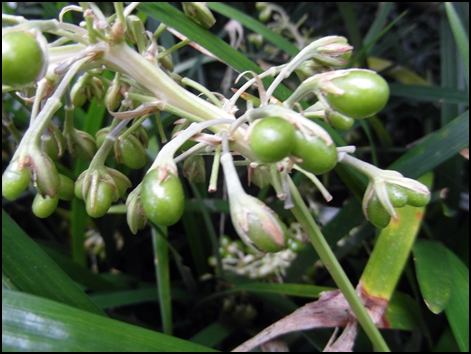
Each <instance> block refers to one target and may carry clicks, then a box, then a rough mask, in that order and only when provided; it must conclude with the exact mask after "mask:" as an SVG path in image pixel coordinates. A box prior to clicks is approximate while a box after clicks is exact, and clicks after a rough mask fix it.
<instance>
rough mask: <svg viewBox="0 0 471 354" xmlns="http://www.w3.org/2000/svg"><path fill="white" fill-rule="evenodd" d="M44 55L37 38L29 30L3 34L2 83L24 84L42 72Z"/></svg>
mask: <svg viewBox="0 0 471 354" xmlns="http://www.w3.org/2000/svg"><path fill="white" fill-rule="evenodd" d="M43 62H44V57H43V53H42V51H41V47H40V46H39V44H38V42H37V41H36V39H35V38H34V37H33V35H32V34H29V33H27V32H10V33H7V34H5V35H3V36H2V84H3V85H10V86H24V85H27V84H30V83H32V82H33V81H34V80H35V79H36V78H37V77H38V76H39V74H40V73H41V68H42V66H43Z"/></svg>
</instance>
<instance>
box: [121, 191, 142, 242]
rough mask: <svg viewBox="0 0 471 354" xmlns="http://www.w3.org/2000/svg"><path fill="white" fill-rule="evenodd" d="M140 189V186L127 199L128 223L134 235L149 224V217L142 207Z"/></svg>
mask: <svg viewBox="0 0 471 354" xmlns="http://www.w3.org/2000/svg"><path fill="white" fill-rule="evenodd" d="M140 189H141V188H140V186H138V187H137V188H136V189H134V190H133V191H132V192H131V193H129V196H128V198H127V199H126V207H127V212H126V221H127V223H128V226H129V229H130V230H131V232H132V233H133V234H134V235H135V234H136V233H137V232H138V231H139V230H141V229H142V228H144V226H146V224H147V216H146V214H145V213H144V209H143V208H142V205H141V198H140V196H139V193H140Z"/></svg>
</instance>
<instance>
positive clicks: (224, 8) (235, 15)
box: [206, 2, 299, 56]
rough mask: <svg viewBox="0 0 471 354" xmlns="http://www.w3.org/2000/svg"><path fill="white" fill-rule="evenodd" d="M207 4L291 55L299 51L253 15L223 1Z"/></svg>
mask: <svg viewBox="0 0 471 354" xmlns="http://www.w3.org/2000/svg"><path fill="white" fill-rule="evenodd" d="M206 5H207V6H208V7H209V8H210V9H211V10H213V11H215V12H219V13H220V14H221V15H224V16H226V17H227V18H230V19H233V20H236V21H239V22H240V23H241V24H242V25H243V26H245V27H247V28H248V29H250V30H251V31H253V32H254V33H258V34H261V35H262V36H263V37H264V38H265V39H266V40H267V41H269V42H271V43H273V44H275V45H276V46H277V47H278V48H280V49H281V50H282V51H284V52H286V53H288V54H289V55H292V56H294V55H296V54H298V53H299V49H298V48H296V46H294V45H293V44H291V43H290V42H289V41H288V40H287V39H286V38H284V37H282V36H281V35H279V34H278V33H275V32H273V31H272V30H271V29H269V28H268V27H267V26H265V25H264V24H263V23H261V22H260V21H257V20H256V19H254V18H253V17H250V16H248V15H246V14H244V13H243V12H240V11H239V10H237V9H234V8H233V7H230V6H228V5H225V4H224V3H221V2H207V3H206Z"/></svg>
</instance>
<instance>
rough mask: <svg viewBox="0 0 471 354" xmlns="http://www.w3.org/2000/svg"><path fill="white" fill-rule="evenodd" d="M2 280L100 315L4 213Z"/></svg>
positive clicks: (20, 288)
mask: <svg viewBox="0 0 471 354" xmlns="http://www.w3.org/2000/svg"><path fill="white" fill-rule="evenodd" d="M2 277H6V278H7V279H8V280H9V282H11V283H12V284H13V285H14V287H15V288H16V289H18V290H20V291H24V292H27V293H30V294H34V295H38V296H42V297H44V298H48V299H51V300H55V301H59V302H62V303H64V304H67V305H70V306H74V307H77V308H79V309H82V310H86V311H89V312H91V313H96V314H100V315H102V314H103V313H102V312H101V310H99V309H98V307H96V306H95V304H94V303H93V302H92V301H91V300H90V299H89V298H88V296H87V295H85V293H84V292H83V291H82V290H80V288H79V287H78V286H77V285H76V284H75V283H74V282H73V281H72V280H71V279H70V278H69V277H68V276H67V275H66V274H65V273H64V271H63V270H62V269H60V268H59V267H58V266H57V264H56V263H54V261H53V260H52V259H51V258H49V256H48V255H47V254H45V253H44V251H43V250H42V249H41V248H40V247H39V246H38V245H37V244H36V243H35V242H34V241H33V240H32V239H31V238H30V237H29V236H28V235H26V234H25V232H24V231H23V230H22V229H21V228H20V227H19V226H18V225H17V224H16V223H15V222H14V221H13V220H12V219H11V218H10V216H9V215H8V214H7V213H6V212H5V211H4V210H3V209H2Z"/></svg>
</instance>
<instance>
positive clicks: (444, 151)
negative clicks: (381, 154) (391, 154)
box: [388, 111, 469, 178]
mask: <svg viewBox="0 0 471 354" xmlns="http://www.w3.org/2000/svg"><path fill="white" fill-rule="evenodd" d="M468 146H469V111H466V112H464V113H463V114H461V115H460V116H458V117H456V118H455V119H453V120H452V121H451V122H450V123H448V124H447V125H445V126H444V127H443V128H442V129H440V130H437V131H435V132H433V133H432V134H430V135H428V136H427V137H426V138H425V139H424V140H423V141H421V142H420V143H419V144H418V145H416V146H414V147H413V148H411V149H410V150H409V151H408V152H406V153H405V154H404V155H402V156H401V157H400V158H398V159H397V160H396V161H394V163H392V164H391V165H390V166H389V167H388V169H391V170H396V171H399V172H401V173H403V174H404V175H405V176H407V177H410V178H417V177H419V176H421V175H423V174H425V173H426V172H427V171H431V170H432V169H433V168H435V167H437V166H438V165H440V164H442V163H443V162H445V161H446V160H448V159H449V158H450V157H452V156H453V155H455V154H457V153H458V152H459V151H461V150H462V149H464V148H466V147H468Z"/></svg>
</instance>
